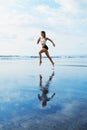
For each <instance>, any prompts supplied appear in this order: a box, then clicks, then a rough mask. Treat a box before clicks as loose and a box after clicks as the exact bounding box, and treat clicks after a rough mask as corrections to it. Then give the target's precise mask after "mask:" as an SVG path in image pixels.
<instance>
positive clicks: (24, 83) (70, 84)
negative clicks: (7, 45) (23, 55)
mask: <svg viewBox="0 0 87 130" xmlns="http://www.w3.org/2000/svg"><path fill="white" fill-rule="evenodd" d="M47 60H48V59H46V58H44V59H43V64H42V66H40V67H39V66H38V58H29V59H21V60H20V59H15V60H14V59H13V60H12V59H3V60H1V59H0V130H48V129H49V130H87V58H55V59H54V61H55V67H54V68H53V67H52V66H51V64H50V63H49V62H46V61H47Z"/></svg>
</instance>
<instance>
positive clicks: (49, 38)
mask: <svg viewBox="0 0 87 130" xmlns="http://www.w3.org/2000/svg"><path fill="white" fill-rule="evenodd" d="M46 40H48V41H50V42H51V43H52V44H53V46H54V47H55V43H54V42H53V41H52V40H51V39H50V38H46Z"/></svg>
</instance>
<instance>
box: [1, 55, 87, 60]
mask: <svg viewBox="0 0 87 130" xmlns="http://www.w3.org/2000/svg"><path fill="white" fill-rule="evenodd" d="M51 57H52V58H87V55H59V56H51ZM0 58H1V59H3V58H5V59H6V58H7V59H9V58H17V59H24V58H27V59H28V58H39V56H28V55H27V56H25V55H24V56H21V55H0ZM43 58H47V57H46V56H43Z"/></svg>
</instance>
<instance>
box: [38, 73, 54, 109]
mask: <svg viewBox="0 0 87 130" xmlns="http://www.w3.org/2000/svg"><path fill="white" fill-rule="evenodd" d="M39 76H40V85H39V86H40V90H41V91H42V94H41V95H40V94H38V99H39V100H40V101H42V106H43V107H45V106H46V105H47V102H48V101H50V100H51V99H52V98H53V97H54V95H55V93H53V94H52V95H51V96H50V97H48V96H47V94H48V93H49V86H50V82H51V81H52V78H53V76H54V71H53V73H52V74H51V76H50V77H49V79H48V81H47V82H46V85H45V86H43V85H42V75H39Z"/></svg>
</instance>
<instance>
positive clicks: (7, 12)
mask: <svg viewBox="0 0 87 130" xmlns="http://www.w3.org/2000/svg"><path fill="white" fill-rule="evenodd" d="M49 1H50V0H49ZM49 1H48V2H46V1H45V0H44V1H40V2H39V0H32V1H31V0H25V1H24V0H8V1H5V2H4V1H1V0H0V44H1V49H0V53H1V54H2V53H3V54H4V53H5V52H7V53H8V52H9V53H12V52H13V51H9V48H8V46H10V50H13V48H15V50H14V53H19V54H29V55H30V54H32V55H34V54H33V52H30V51H29V52H28V48H31V49H30V50H33V47H35V46H31V44H30V43H31V42H32V43H35V42H36V39H37V38H38V37H39V34H40V31H41V30H45V31H46V32H47V34H48V36H50V38H52V39H53V40H54V41H55V43H57V42H58V41H59V42H58V43H60V44H58V45H56V48H55V54H56V55H58V54H59V52H58V51H57V50H58V49H59V50H60V53H62V50H61V49H63V50H64V49H65V46H66V50H65V51H64V52H65V53H66V51H67V49H68V48H69V47H70V43H71V46H72V50H74V49H75V47H76V50H78V51H77V53H78V52H80V53H81V48H80V49H78V47H79V46H77V45H79V42H80V40H79V39H82V40H81V41H83V42H86V41H87V38H86V33H87V30H86V27H87V18H86V17H87V14H86V11H87V9H86V5H87V2H86V1H85V0H83V1H81V0H80V1H79V0H77V1H75V0H65V1H63V0H52V3H50V2H49ZM11 45H12V46H13V47H12V46H11ZM60 46H61V47H60ZM58 47H59V48H58ZM4 48H6V49H4ZM24 48H25V51H23V49H24ZM6 50H7V51H6ZM17 50H18V51H17ZM35 50H36V52H35V54H37V47H35ZM50 50H51V52H52V49H50ZM7 53H6V54H7ZM72 53H74V51H72ZM82 53H84V52H83V50H82ZM85 53H86V52H85Z"/></svg>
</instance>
